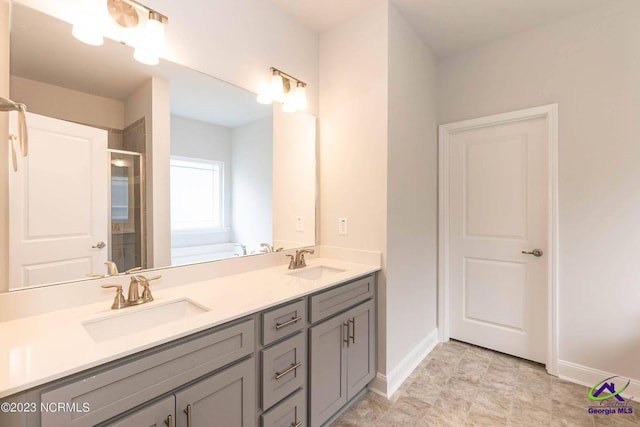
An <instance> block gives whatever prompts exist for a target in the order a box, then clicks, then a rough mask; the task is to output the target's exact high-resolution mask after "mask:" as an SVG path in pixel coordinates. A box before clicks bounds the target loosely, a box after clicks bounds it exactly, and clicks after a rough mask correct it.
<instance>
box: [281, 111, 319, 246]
mask: <svg viewBox="0 0 640 427" xmlns="http://www.w3.org/2000/svg"><path fill="white" fill-rule="evenodd" d="M315 154H316V118H315V117H314V116H312V115H310V114H307V113H303V112H296V113H283V112H282V109H281V108H280V106H276V107H275V108H274V109H273V244H274V245H275V246H277V247H283V248H285V249H288V248H299V247H302V246H312V245H315V244H316V192H315V187H316V156H315ZM297 217H301V218H302V229H301V230H299V229H298V228H297V222H296V221H297Z"/></svg>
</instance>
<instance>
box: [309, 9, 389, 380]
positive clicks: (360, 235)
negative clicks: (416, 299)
mask: <svg viewBox="0 0 640 427" xmlns="http://www.w3.org/2000/svg"><path fill="white" fill-rule="evenodd" d="M388 15H389V10H388V5H387V2H378V3H377V4H376V5H374V6H373V7H372V8H371V9H370V10H368V11H366V12H365V13H363V14H361V15H359V16H356V17H355V18H353V19H351V20H349V21H347V22H345V23H343V24H341V25H339V26H338V27H336V28H334V29H332V30H330V31H328V32H325V33H323V34H321V36H320V86H321V88H322V90H321V92H320V120H319V134H320V147H319V168H320V242H321V244H322V245H327V246H337V247H343V248H355V249H367V250H374V251H380V252H382V253H383V267H384V269H383V271H382V272H381V273H380V274H379V275H378V289H379V292H378V352H377V353H378V372H382V373H385V372H387V360H386V345H387V342H386V339H387V338H386V324H387V320H386V291H385V290H386V243H387V241H386V237H387V204H386V200H387V132H388V129H387V102H388V31H387V29H388ZM341 217H347V218H348V219H349V234H348V235H347V236H341V235H338V218H341Z"/></svg>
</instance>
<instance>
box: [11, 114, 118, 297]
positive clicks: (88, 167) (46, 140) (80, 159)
mask: <svg viewBox="0 0 640 427" xmlns="http://www.w3.org/2000/svg"><path fill="white" fill-rule="evenodd" d="M13 122H14V121H12V122H11V123H13ZM27 124H28V127H29V156H28V157H24V158H20V159H19V169H18V172H16V173H13V172H12V173H11V174H10V177H9V192H10V197H11V206H10V217H9V221H10V236H9V241H10V258H11V259H10V272H9V281H10V286H11V288H19V287H23V286H32V285H39V284H43V283H52V282H58V281H67V280H73V279H77V278H79V277H83V276H84V275H86V274H89V273H100V272H103V270H104V265H103V264H104V262H105V261H107V254H108V249H107V248H106V247H102V248H97V247H95V248H93V247H92V246H97V244H98V242H108V230H109V227H108V222H107V219H108V169H107V167H108V164H107V163H108V160H107V159H108V156H107V131H105V130H102V129H96V128H92V127H89V126H83V125H79V124H76V123H71V122H66V121H63V120H58V119H53V118H50V117H45V116H41V115H38V114H33V113H28V114H27ZM11 132H12V133H13V132H15V130H14V129H11Z"/></svg>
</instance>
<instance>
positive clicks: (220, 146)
mask: <svg viewBox="0 0 640 427" xmlns="http://www.w3.org/2000/svg"><path fill="white" fill-rule="evenodd" d="M171 155H172V156H185V157H194V158H198V159H207V160H216V161H219V162H224V178H223V183H224V190H223V191H224V207H225V210H224V224H223V225H224V226H225V227H230V226H231V218H232V216H231V188H232V187H233V184H232V182H233V178H232V174H233V163H232V155H231V129H230V128H227V127H224V126H218V125H214V124H211V123H205V122H201V121H199V120H193V119H189V118H186V117H181V116H176V115H172V116H171ZM167 188H169V187H167ZM229 237H230V236H229V233H224V240H222V241H224V242H228V241H229Z"/></svg>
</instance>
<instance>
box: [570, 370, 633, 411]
mask: <svg viewBox="0 0 640 427" xmlns="http://www.w3.org/2000/svg"><path fill="white" fill-rule="evenodd" d="M613 376H616V374H614V373H611V372H605V371H601V370H599V369H593V368H590V367H588V366H583V365H578V364H576V363H571V362H566V361H564V360H558V377H560V378H561V379H563V380H566V381H571V382H573V383H576V384H580V385H583V386H586V387H589V388H591V387H593V386H594V384H597V383H599V382H600V381H602V380H604V379H605V378H609V377H613ZM619 376H620V377H621V378H626V379H630V380H631V384H630V385H629V387H628V388H627V389H626V390H625V392H624V393H622V397H624V398H625V399H632V400H635V401H636V402H640V380H636V379H633V378H627V377H625V376H624V375H619Z"/></svg>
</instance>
